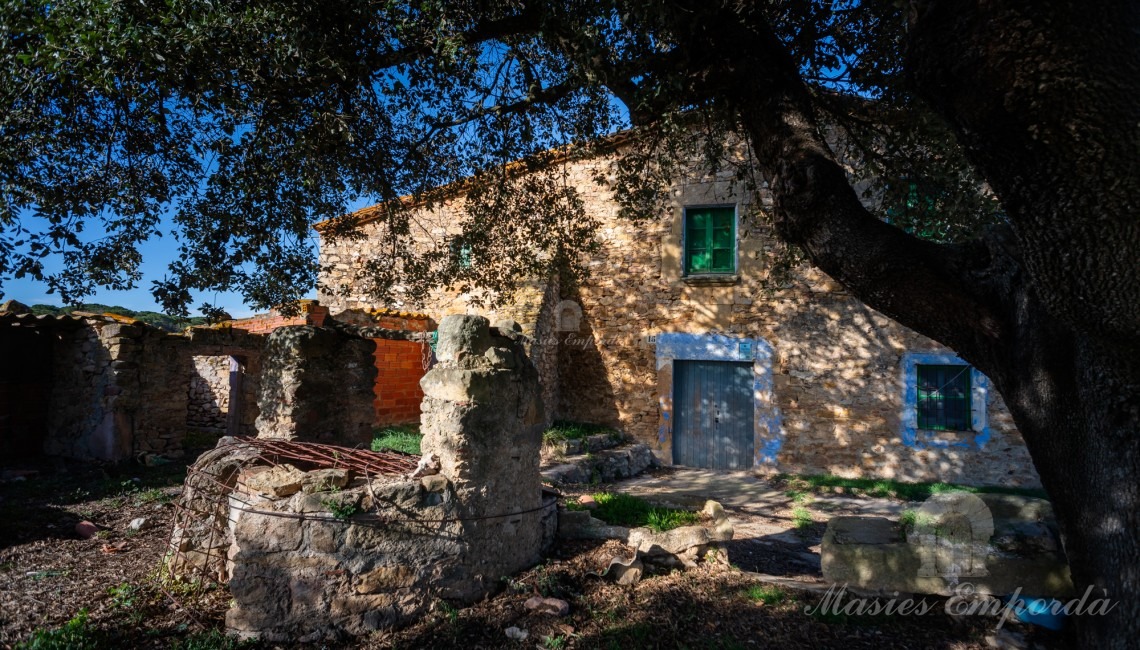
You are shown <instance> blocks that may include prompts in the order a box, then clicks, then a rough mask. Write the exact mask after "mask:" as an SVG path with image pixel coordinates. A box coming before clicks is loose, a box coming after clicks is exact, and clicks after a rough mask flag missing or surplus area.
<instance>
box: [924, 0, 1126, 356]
mask: <svg viewBox="0 0 1140 650" xmlns="http://www.w3.org/2000/svg"><path fill="white" fill-rule="evenodd" d="M1090 34H1095V35H1096V36H1095V42H1090V40H1089V38H1088V35H1090ZM907 70H908V73H909V75H910V78H911V81H912V83H913V84H914V85H915V86H916V87H917V88H918V90H919V92H920V93H921V94H922V95H923V97H924V98H925V99H926V100H927V101H928V102H930V103H931V105H933V106H934V107H935V109H936V110H937V111H938V112H939V113H940V114H941V115H943V116H945V117H946V118H947V119H948V120H949V121H950V122H951V125H952V127H953V128H954V130H955V131H956V133H957V135H958V138H959V141H960V142H961V143H962V144H963V146H964V147H965V150H966V154H967V156H968V157H969V158H970V159H971V161H972V162H973V163H974V164H975V165H977V166H978V167H979V169H981V170H982V172H983V174H984V176H985V177H986V179H987V180H988V181H989V182H990V184H991V185H992V186H993V188H994V190H995V192H996V194H997V195H998V196H999V197H1001V201H1002V204H1003V206H1004V208H1005V210H1006V212H1007V214H1008V215H1009V218H1010V220H1011V222H1012V223H1013V225H1014V227H1015V228H1016V231H1017V236H1018V239H1019V243H1020V247H1021V249H1022V251H1023V254H1024V261H1025V265H1026V271H1027V273H1028V277H1029V280H1030V281H1031V282H1032V283H1033V284H1034V285H1035V286H1037V287H1038V289H1039V290H1038V291H1037V292H1036V293H1037V295H1038V296H1039V297H1040V299H1041V300H1043V301H1044V302H1045V304H1046V307H1047V308H1048V309H1049V311H1050V312H1051V313H1053V314H1054V315H1055V316H1056V317H1058V318H1061V319H1062V320H1063V321H1065V322H1067V323H1068V324H1070V325H1071V326H1073V327H1075V328H1077V329H1078V330H1081V331H1085V332H1095V333H1097V334H1098V335H1099V334H1108V335H1111V336H1112V337H1113V338H1114V339H1116V340H1117V341H1119V342H1121V343H1132V342H1133V341H1134V340H1135V334H1136V332H1137V331H1140V283H1137V282H1136V275H1135V272H1134V271H1131V272H1130V269H1132V270H1134V269H1135V268H1136V264H1137V259H1140V219H1137V213H1138V211H1140V204H1138V198H1137V197H1140V158H1138V157H1137V152H1138V151H1140V4H1138V3H1136V2H1135V1H1134V0H1117V1H1116V2H1099V3H1095V5H1086V4H1084V3H1069V4H1066V3H1053V4H1050V5H1049V9H1048V11H1045V10H1043V8H1042V7H1039V6H1037V5H1035V4H1033V3H1024V2H1012V1H996V2H991V1H987V2H980V1H978V0H936V1H934V2H928V3H926V5H925V6H924V7H923V11H922V12H921V13H920V15H919V17H918V19H917V20H916V21H915V24H914V28H913V29H912V32H911V34H910V37H909V44H908V52H907ZM1090 179H1095V180H1094V181H1093V184H1092V185H1090V183H1089V181H1090Z"/></svg>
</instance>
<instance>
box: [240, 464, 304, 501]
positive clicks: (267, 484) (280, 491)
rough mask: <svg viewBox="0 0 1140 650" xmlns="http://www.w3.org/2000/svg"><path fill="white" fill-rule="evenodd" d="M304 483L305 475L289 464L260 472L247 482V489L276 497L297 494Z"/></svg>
mask: <svg viewBox="0 0 1140 650" xmlns="http://www.w3.org/2000/svg"><path fill="white" fill-rule="evenodd" d="M304 483H305V473H304V472H302V471H301V470H299V469H297V468H296V467H293V466H292V465H288V464H285V465H278V466H277V467H273V468H270V469H268V470H265V471H262V472H258V473H257V474H253V475H252V476H249V477H248V478H246V481H245V485H246V487H247V488H249V489H250V490H252V491H254V492H260V493H261V494H264V495H267V496H274V497H287V496H290V495H293V494H296V493H297V492H298V491H300V489H301V486H302V485H304Z"/></svg>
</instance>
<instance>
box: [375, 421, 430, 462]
mask: <svg viewBox="0 0 1140 650" xmlns="http://www.w3.org/2000/svg"><path fill="white" fill-rule="evenodd" d="M422 441H423V435H421V434H420V432H419V431H417V430H416V429H414V428H412V427H407V426H403V427H385V428H383V429H379V430H378V431H376V433H375V434H374V435H373V437H372V451H389V450H391V451H398V452H401V453H405V454H412V455H413V456H419V455H421V454H422V453H423V452H422V451H421V450H420V443H421V442H422Z"/></svg>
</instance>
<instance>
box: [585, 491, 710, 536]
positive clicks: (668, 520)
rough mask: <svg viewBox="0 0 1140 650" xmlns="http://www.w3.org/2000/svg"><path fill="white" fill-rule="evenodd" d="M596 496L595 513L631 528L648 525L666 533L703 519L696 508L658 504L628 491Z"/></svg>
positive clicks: (608, 522)
mask: <svg viewBox="0 0 1140 650" xmlns="http://www.w3.org/2000/svg"><path fill="white" fill-rule="evenodd" d="M593 496H594V501H595V502H597V504H598V507H597V508H595V509H594V512H593V516H595V517H597V518H598V519H601V520H602V521H604V522H606V523H607V524H611V525H614V526H626V527H628V528H638V527H641V526H645V527H648V528H650V529H651V530H653V531H655V532H658V533H663V532H665V531H667V530H672V529H674V528H679V527H681V526H690V525H692V524H695V523H697V522H699V521H700V515H699V514H697V513H695V512H691V511H689V510H678V509H675V508H660V507H656V506H653V505H651V504H650V503H649V502H648V501H646V500H645V499H642V498H639V497H635V496H632V495H629V494H622V493H620V492H598V493H597V494H594V495H593Z"/></svg>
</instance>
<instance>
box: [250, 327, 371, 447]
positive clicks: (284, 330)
mask: <svg viewBox="0 0 1140 650" xmlns="http://www.w3.org/2000/svg"><path fill="white" fill-rule="evenodd" d="M375 347H376V346H375V344H374V343H373V342H372V341H370V340H367V339H360V338H355V337H352V336H347V335H344V334H341V333H339V332H337V331H335V330H332V329H330V328H324V327H312V326H308V325H289V326H286V327H279V328H277V329H275V330H273V332H272V333H271V334H269V336H268V337H267V340H266V345H265V354H264V357H263V358H264V365H263V368H262V371H261V384H262V390H261V393H260V394H259V397H258V400H259V401H258V406H259V415H258V418H257V423H256V429H257V435H258V437H261V438H285V439H300V440H308V441H313V442H324V443H328V444H339V445H346V446H349V447H353V446H357V445H360V446H364V447H367V446H368V445H369V444H370V443H371V441H372V423H373V420H374V419H375V409H374V406H373V401H374V395H373V387H374V385H375V382H376V366H375V365H373V362H374V356H373V355H374V351H375Z"/></svg>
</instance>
